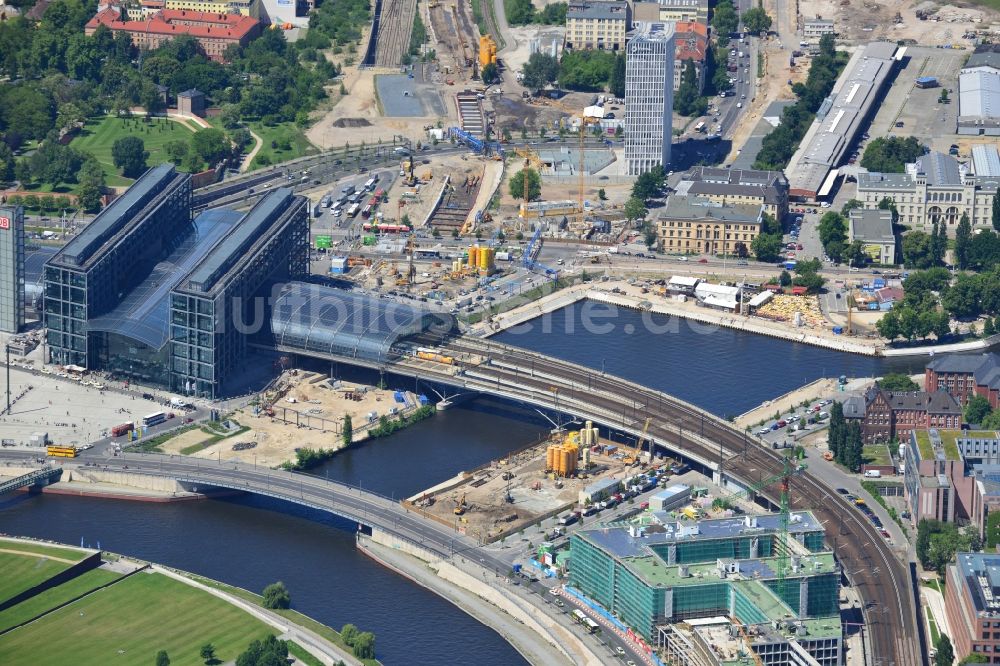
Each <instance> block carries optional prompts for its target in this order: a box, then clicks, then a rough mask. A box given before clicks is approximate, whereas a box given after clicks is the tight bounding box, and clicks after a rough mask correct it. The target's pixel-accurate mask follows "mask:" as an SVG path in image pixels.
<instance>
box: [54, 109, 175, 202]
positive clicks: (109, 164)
mask: <svg viewBox="0 0 1000 666" xmlns="http://www.w3.org/2000/svg"><path fill="white" fill-rule="evenodd" d="M193 134H194V132H193V131H192V130H191V129H189V128H188V126H187V124H185V123H180V122H177V121H174V120H169V119H167V118H154V119H153V120H152V121H151V122H149V123H146V121H145V119H144V118H142V117H137V118H131V119H123V118H113V117H111V116H105V117H103V118H88V119H87V124H86V125H85V126H84V128H83V131H81V132H80V134H78V135H77V136H76V137H75V138H74V139H73V141H71V142H70V144H69V145H70V146H72V147H73V148H76V149H78V150H81V151H84V152H87V153H90V154H91V155H93V156H94V157H95V158H96V159H97V161H98V162H100V163H101V166H102V167H104V173H105V175H106V176H107V181H108V185H111V186H121V185H128V184H130V183H131V182H132V180H131V179H129V178H125V177H123V176H122V175H121V172H120V170H119V169H118V168H117V167H115V162H114V159H113V158H112V157H111V148H112V146H114V143H115V140H116V139H118V138H119V137H123V136H137V137H139V138H140V139H142V141H143V143H144V144H145V146H146V152H148V153H149V158H148V159H147V160H146V164H148V165H149V166H155V165H157V164H162V163H164V162H169V161H170V160H169V159H168V158H167V153H166V151H165V150H164V148H163V147H164V146H165V145H166V144H167V142H169V141H175V140H177V139H180V140H181V141H185V142H187V141H190V140H191V137H192V136H193Z"/></svg>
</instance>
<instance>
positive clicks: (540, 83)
mask: <svg viewBox="0 0 1000 666" xmlns="http://www.w3.org/2000/svg"><path fill="white" fill-rule="evenodd" d="M508 7H509V4H508ZM522 72H523V74H524V81H523V83H524V87H525V88H528V89H530V90H532V91H534V92H535V94H537V93H538V92H540V91H541V90H543V89H544V88H545V87H546V86H547V85H549V84H550V83H553V82H555V80H556V77H558V76H559V61H557V60H556V59H555V58H553V57H552V56H550V55H548V54H546V53H542V52H541V51H535V52H534V53H532V54H531V55H530V56H529V57H528V62H527V63H525V65H524V68H523V69H522Z"/></svg>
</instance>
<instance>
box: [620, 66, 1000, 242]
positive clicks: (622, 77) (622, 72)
mask: <svg viewBox="0 0 1000 666" xmlns="http://www.w3.org/2000/svg"><path fill="white" fill-rule="evenodd" d="M608 90H609V91H610V92H611V95H612V96H614V97H618V98H624V97H625V54H624V53H621V52H619V53H618V54H617V55H615V66H614V67H613V68H612V69H611V77H610V78H609V79H608ZM998 228H1000V227H998Z"/></svg>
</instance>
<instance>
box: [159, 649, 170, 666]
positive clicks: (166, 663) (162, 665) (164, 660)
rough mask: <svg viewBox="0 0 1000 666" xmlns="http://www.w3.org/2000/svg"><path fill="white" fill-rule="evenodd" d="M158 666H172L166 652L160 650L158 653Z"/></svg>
mask: <svg viewBox="0 0 1000 666" xmlns="http://www.w3.org/2000/svg"><path fill="white" fill-rule="evenodd" d="M156 666H170V657H169V656H168V655H167V651H166V650H160V651H159V652H157V653H156Z"/></svg>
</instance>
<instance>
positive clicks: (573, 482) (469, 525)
mask: <svg viewBox="0 0 1000 666" xmlns="http://www.w3.org/2000/svg"><path fill="white" fill-rule="evenodd" d="M642 442H643V440H640V441H639V442H638V443H637V444H636V445H635V446H634V447H632V448H629V447H624V446H622V445H620V444H617V443H614V442H611V441H610V440H608V439H606V438H604V437H601V436H600V433H599V432H598V429H597V428H595V427H593V426H592V424H591V423H590V422H587V424H586V425H585V426H584V427H583V428H581V429H580V430H572V431H565V430H559V431H557V432H554V433H553V434H552V435H551V436H549V437H547V438H545V439H543V440H542V441H540V442H536V443H533V444H531V445H529V446H527V447H524V448H522V449H519V450H516V451H514V452H512V453H510V454H509V455H508V456H507V457H505V458H502V459H500V460H494V461H492V462H490V463H487V464H486V465H483V466H482V467H480V468H478V469H476V470H473V471H471V472H463V473H461V474H459V475H458V476H457V477H455V478H454V479H451V480H449V481H446V482H444V483H442V484H439V485H438V486H435V487H434V488H430V489H428V490H426V491H424V492H422V493H420V494H418V495H415V496H414V497H411V498H410V499H409V500H407V503H408V504H409V505H411V506H412V507H413V508H414V509H415V510H419V511H421V512H423V513H425V514H426V515H427V516H429V517H431V518H433V519H435V520H437V521H439V522H442V523H445V524H448V525H451V526H455V527H456V528H457V529H459V530H461V531H464V532H465V533H466V534H470V535H473V536H475V537H476V538H478V539H480V540H482V541H484V542H492V541H497V540H499V539H501V538H503V537H504V536H506V535H509V534H511V533H514V532H518V531H520V530H523V529H524V528H525V527H527V526H529V525H533V524H536V523H539V522H541V521H542V520H544V519H545V518H548V517H551V516H554V515H556V514H559V513H561V512H563V511H565V510H566V509H568V508H571V507H575V506H577V505H578V504H579V505H580V506H581V507H583V506H585V505H586V506H590V505H591V504H593V500H595V499H599V497H598V495H599V494H600V493H599V492H598V491H597V490H596V489H598V488H600V489H605V488H610V487H613V486H619V485H621V484H622V483H623V482H624V481H625V480H626V479H627V478H628V477H631V476H634V475H635V474H637V473H638V472H639V471H641V470H642V469H646V468H649V467H652V466H655V467H665V466H669V464H670V463H672V461H669V460H664V459H662V458H660V459H657V458H655V457H653V458H651V457H650V455H649V453H648V452H645V453H643V452H642V451H641V450H640V449H641V448H642V446H643V444H642ZM651 463H652V465H651ZM591 495H592V496H593V497H590V496H591Z"/></svg>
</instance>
